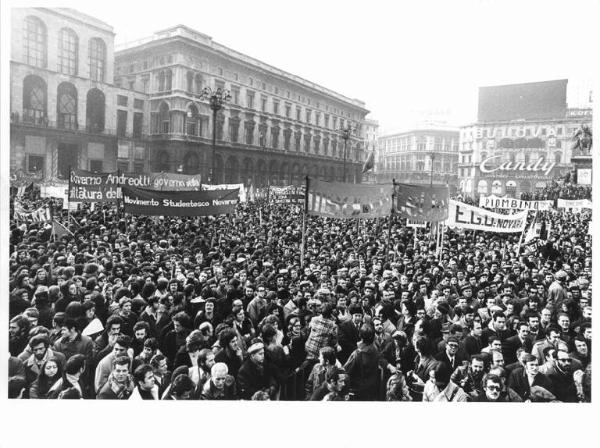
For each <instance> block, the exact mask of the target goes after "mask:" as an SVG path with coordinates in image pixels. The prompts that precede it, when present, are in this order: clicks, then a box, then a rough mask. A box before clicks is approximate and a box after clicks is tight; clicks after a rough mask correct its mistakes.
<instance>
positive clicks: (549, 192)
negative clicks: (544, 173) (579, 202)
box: [521, 173, 592, 201]
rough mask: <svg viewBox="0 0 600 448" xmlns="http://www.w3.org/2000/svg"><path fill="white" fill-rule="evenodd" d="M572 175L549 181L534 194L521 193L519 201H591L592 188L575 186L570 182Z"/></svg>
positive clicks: (589, 186)
mask: <svg viewBox="0 0 600 448" xmlns="http://www.w3.org/2000/svg"><path fill="white" fill-rule="evenodd" d="M571 177H572V175H571V173H569V174H567V175H566V176H564V178H562V179H559V181H557V180H553V181H551V182H550V183H549V184H548V185H546V186H545V187H544V188H542V189H540V190H537V191H535V192H534V193H530V192H523V193H521V200H524V201H542V200H552V201H555V200H556V199H559V198H560V199H568V200H573V199H592V186H591V185H577V184H575V183H572V182H570V179H571Z"/></svg>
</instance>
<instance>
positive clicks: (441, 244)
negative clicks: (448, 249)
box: [438, 224, 446, 263]
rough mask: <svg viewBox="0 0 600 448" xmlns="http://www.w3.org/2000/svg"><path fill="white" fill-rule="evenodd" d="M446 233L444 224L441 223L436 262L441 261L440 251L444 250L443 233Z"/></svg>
mask: <svg viewBox="0 0 600 448" xmlns="http://www.w3.org/2000/svg"><path fill="white" fill-rule="evenodd" d="M445 234H446V226H445V225H443V224H442V234H441V236H440V251H439V254H438V263H439V262H441V261H442V252H443V251H444V235H445Z"/></svg>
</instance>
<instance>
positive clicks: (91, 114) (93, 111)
mask: <svg viewBox="0 0 600 448" xmlns="http://www.w3.org/2000/svg"><path fill="white" fill-rule="evenodd" d="M104 104H105V101H104V93H102V91H101V90H99V89H91V90H90V91H89V92H88V93H87V102H86V111H85V122H86V126H87V130H88V132H102V131H104Z"/></svg>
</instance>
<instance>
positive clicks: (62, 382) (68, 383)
mask: <svg viewBox="0 0 600 448" xmlns="http://www.w3.org/2000/svg"><path fill="white" fill-rule="evenodd" d="M85 365H86V359H85V356H83V355H80V354H76V355H73V356H71V357H70V358H69V359H67V363H66V364H65V371H64V373H63V376H62V378H61V379H59V380H58V381H56V383H54V385H53V386H52V387H51V388H50V391H48V398H50V399H56V398H58V396H59V395H60V393H61V392H62V391H64V390H67V389H69V388H71V387H73V388H75V389H77V390H78V391H79V393H80V395H81V397H82V398H85V399H88V398H93V397H94V396H93V394H92V392H91V390H90V388H89V387H88V386H87V385H86V384H85V382H83V381H82V379H81V377H82V375H83V372H84V371H85Z"/></svg>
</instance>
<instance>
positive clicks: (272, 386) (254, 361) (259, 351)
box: [237, 339, 278, 400]
mask: <svg viewBox="0 0 600 448" xmlns="http://www.w3.org/2000/svg"><path fill="white" fill-rule="evenodd" d="M237 384H238V387H239V396H240V398H241V399H243V400H250V399H251V398H252V396H253V395H254V394H255V393H256V392H258V391H265V392H267V393H268V394H269V396H270V397H271V399H273V398H275V396H276V393H277V389H278V385H277V382H276V380H275V376H274V375H273V374H272V372H271V368H270V366H269V365H268V364H266V363H265V347H264V344H263V343H262V342H261V341H260V339H254V341H253V342H252V345H251V346H250V347H248V358H247V359H246V360H245V361H244V363H243V364H242V367H240V371H239V372H238V376H237Z"/></svg>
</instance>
